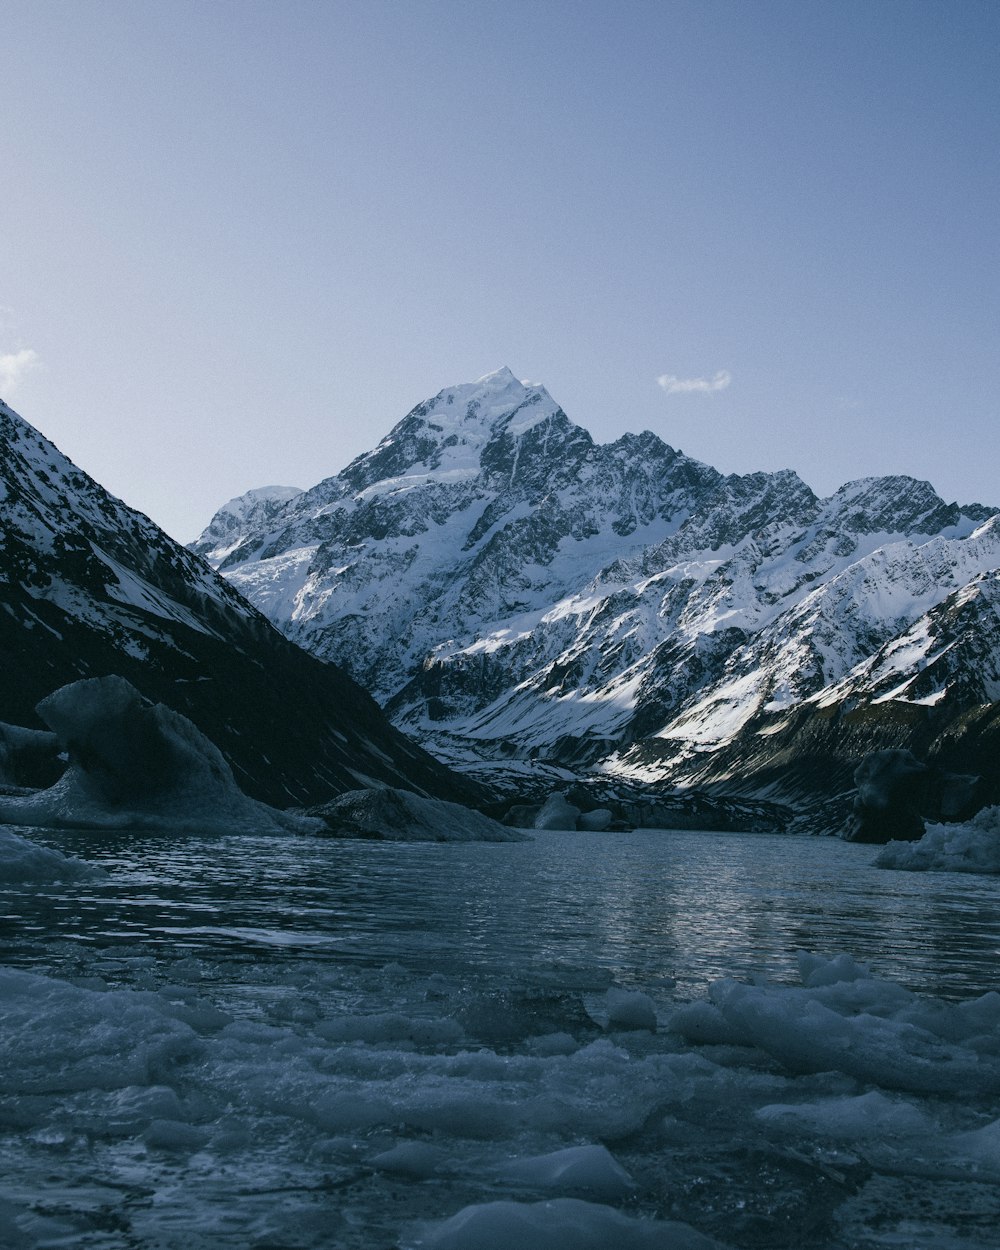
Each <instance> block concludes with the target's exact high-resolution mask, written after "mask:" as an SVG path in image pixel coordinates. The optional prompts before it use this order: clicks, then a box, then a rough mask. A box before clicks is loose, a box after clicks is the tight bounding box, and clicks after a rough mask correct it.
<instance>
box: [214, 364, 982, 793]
mask: <svg viewBox="0 0 1000 1250" xmlns="http://www.w3.org/2000/svg"><path fill="white" fill-rule="evenodd" d="M994 514H995V509H992V508H989V507H984V506H982V505H979V504H970V505H965V506H961V507H960V506H959V505H958V504H955V503H946V502H945V501H944V500H942V499H941V498H940V497H939V496H938V495H937V493H936V492H935V491H934V489H933V487H932V486H931V485H930V484H929V483H927V482H921V481H917V480H915V479H913V478H909V477H905V476H893V477H871V478H864V479H861V480H859V481H856V482H851V483H848V484H846V485H845V486H843V487H841V488H840V489H839V490H838V491H836V492H835V493H834V494H833V495H831V496H830V497H829V498H826V499H820V498H818V497H817V496H816V495H815V494H814V492H813V491H812V490H810V488H809V487H808V486H807V485H806V484H805V483H804V482H803V481H802V480H801V479H800V478H799V477H798V476H797V475H796V474H795V473H794V472H792V471H791V470H784V471H781V472H776V473H750V474H746V475H739V474H730V475H723V474H721V473H719V472H718V471H717V470H715V469H713V468H711V467H710V466H708V465H705V464H702V463H700V462H699V461H697V460H693V459H691V458H690V457H688V456H685V455H684V454H683V453H682V452H679V451H677V450H675V449H674V448H672V447H670V446H668V445H667V444H666V443H664V442H663V441H662V440H661V439H660V438H658V437H657V436H656V435H655V434H652V433H650V432H648V431H646V432H644V433H641V434H626V435H623V436H622V437H621V438H619V439H618V440H616V441H615V442H613V443H610V444H606V445H600V444H596V443H595V442H594V440H593V439H592V438H591V436H590V434H588V433H587V431H586V430H584V429H582V428H581V427H579V426H577V425H574V424H573V422H572V421H570V419H569V418H568V417H567V416H566V414H565V413H564V412H563V410H562V409H561V408H560V407H559V406H558V405H557V404H556V403H555V401H554V400H553V399H552V398H551V396H550V395H549V394H548V392H547V391H546V390H545V389H544V388H543V387H540V386H535V385H533V384H529V383H524V382H519V381H518V380H517V379H516V377H515V376H514V374H513V373H511V371H510V370H509V369H500V370H498V371H497V372H496V373H492V374H487V375H486V376H485V377H483V378H480V379H479V380H478V381H476V382H472V383H468V384H465V385H462V386H454V387H449V388H447V389H446V390H443V391H441V392H440V393H439V394H438V395H436V396H435V397H434V398H433V399H429V400H427V401H425V402H424V403H422V404H418V405H417V407H416V408H414V409H413V410H412V411H411V412H410V413H408V414H407V415H406V416H405V417H404V418H403V420H402V421H400V422H399V423H398V424H397V425H396V426H394V427H393V429H391V430H390V432H389V433H388V434H387V435H386V437H385V438H383V439H382V441H381V442H380V443H379V444H378V445H377V446H376V447H375V448H373V449H372V451H370V452H366V453H365V454H364V455H361V456H359V457H358V458H357V459H355V460H354V461H353V462H352V463H351V464H349V465H348V466H347V468H345V469H344V470H343V471H342V472H341V473H339V474H337V475H335V476H333V477H329V478H325V479H324V480H323V481H321V482H320V483H318V485H316V486H314V487H312V488H311V489H310V490H307V491H305V492H303V493H302V494H300V495H297V496H296V497H295V498H293V499H291V500H289V501H288V502H287V503H286V504H284V505H283V506H281V507H280V508H279V509H278V510H277V511H276V512H275V513H274V514H273V515H270V516H268V517H267V518H261V519H260V520H259V521H256V522H253V523H250V522H248V523H247V524H246V525H244V527H243V528H242V530H241V531H240V532H239V533H236V534H234V535H233V537H232V542H231V543H230V545H229V546H228V548H227V553H226V554H225V557H224V558H223V559H222V560H221V562H220V571H222V572H223V573H224V575H225V576H226V577H227V578H228V579H229V580H230V582H231V583H232V585H233V586H235V587H237V588H238V589H239V590H240V591H241V592H242V593H243V594H244V595H245V596H246V597H247V598H248V599H249V600H250V601H251V602H252V603H254V604H255V605H256V606H257V607H258V608H260V610H261V611H263V612H264V613H265V614H266V615H267V616H268V617H269V618H270V619H271V620H272V621H273V622H274V623H275V624H276V625H277V626H278V627H279V628H280V629H281V630H282V631H283V632H284V633H285V634H286V635H288V637H290V638H292V639H294V640H295V641H297V642H299V643H300V644H301V645H302V646H304V647H305V648H307V649H309V650H311V651H313V652H314V653H315V654H317V655H319V656H322V657H324V658H329V659H335V660H336V661H337V662H338V663H341V664H343V665H344V666H345V667H347V668H348V669H349V671H350V672H351V673H352V674H353V675H354V676H355V677H356V678H357V679H358V680H359V681H360V682H361V683H362V684H363V685H365V686H367V687H368V688H369V689H371V690H372V691H373V692H374V693H375V695H376V697H377V698H378V699H379V700H380V701H381V702H382V703H383V704H384V705H385V706H386V708H387V710H388V711H389V712H390V714H391V715H392V717H393V718H394V720H395V721H396V723H397V724H399V725H401V726H405V727H406V728H407V729H408V730H409V731H411V732H413V733H415V734H417V735H418V736H420V737H421V738H422V739H423V740H424V741H425V742H426V743H427V744H428V745H430V746H431V747H432V748H433V749H434V750H435V751H437V752H438V753H439V754H443V755H445V756H448V757H451V758H466V759H468V757H469V753H470V752H472V753H473V754H474V755H476V756H479V757H482V758H483V759H499V758H509V757H510V756H512V755H515V756H516V755H520V756H524V757H528V756H530V757H531V758H533V759H543V760H549V761H552V762H556V763H563V764H571V765H573V766H577V767H578V766H581V765H590V766H596V765H598V764H599V766H600V767H601V769H602V770H604V771H605V772H608V771H610V772H612V773H616V774H620V775H623V776H632V777H641V778H643V779H648V780H653V779H666V778H670V779H673V780H684V779H685V778H688V779H692V778H697V779H699V780H706V779H707V780H711V779H712V778H713V777H716V774H715V773H713V771H712V770H713V767H714V765H713V764H712V762H711V761H713V760H715V761H723V760H725V759H726V758H727V750H728V749H729V748H732V749H733V750H735V749H736V748H735V747H734V746H733V744H734V743H737V742H739V741H742V740H743V736H744V735H746V734H753V733H757V732H758V731H763V730H764V729H765V728H767V726H770V729H768V732H771V731H772V730H774V731H775V732H777V730H776V728H775V726H777V725H778V719H777V718H780V717H781V716H786V715H787V714H788V713H789V712H790V711H791V710H792V709H794V708H797V707H800V706H806V705H807V704H809V705H810V706H812V705H813V703H811V702H810V701H813V702H814V701H816V700H822V699H823V698H824V697H825V696H824V691H826V690H827V689H829V688H832V687H834V686H836V685H837V683H841V682H843V681H845V680H846V679H847V678H848V677H849V676H850V674H851V673H852V672H853V671H854V670H855V668H857V666H859V665H863V664H864V663H865V662H867V661H869V660H870V659H871V657H872V656H873V655H875V653H876V652H877V651H878V650H879V649H880V648H883V647H885V646H887V645H889V644H890V643H891V642H892V640H893V639H894V638H896V637H898V636H901V635H902V634H903V633H905V631H907V630H909V629H911V628H913V627H915V625H916V623H917V622H918V621H919V620H920V619H921V618H922V616H923V614H925V613H927V612H930V611H931V610H932V609H934V608H935V607H936V606H937V605H938V604H941V603H942V602H943V601H944V600H945V599H947V597H948V596H949V595H951V594H954V593H956V592H959V591H961V589H962V587H964V586H965V585H966V584H968V583H969V582H970V581H971V580H972V579H975V578H977V577H980V576H982V575H984V574H987V573H989V572H990V571H991V570H995V569H996V568H997V567H998V565H1000V525H998V523H997V521H996V519H995V517H994ZM978 602H989V603H992V600H989V601H986V600H982V598H981V597H980V600H978ZM942 671H943V670H942ZM859 680H860V676H859ZM956 690H957V686H956ZM901 697H903V696H901ZM942 699H943V700H944V702H947V699H945V697H944V696H943V695H942ZM823 706H827V705H825V704H824V705H823ZM718 768H719V769H722V770H723V772H726V775H727V776H731V775H733V774H732V768H733V766H732V765H731V764H730V763H727V764H725V765H724V766H723V764H721V763H719V764H718ZM726 770H728V771H726Z"/></svg>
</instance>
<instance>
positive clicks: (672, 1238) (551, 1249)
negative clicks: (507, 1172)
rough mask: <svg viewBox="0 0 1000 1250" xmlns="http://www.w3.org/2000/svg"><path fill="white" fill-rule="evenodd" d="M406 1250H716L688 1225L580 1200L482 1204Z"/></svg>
mask: <svg viewBox="0 0 1000 1250" xmlns="http://www.w3.org/2000/svg"><path fill="white" fill-rule="evenodd" d="M401 1244H402V1245H403V1247H404V1250H719V1246H720V1243H719V1242H717V1241H713V1240H712V1239H711V1238H709V1237H705V1236H703V1235H702V1234H701V1233H699V1232H697V1231H696V1230H695V1229H693V1228H692V1227H691V1226H690V1224H680V1223H677V1222H675V1221H672V1220H670V1221H667V1220H640V1219H633V1218H631V1217H630V1216H627V1215H622V1213H621V1212H620V1211H616V1210H615V1209H614V1208H613V1207H607V1206H602V1205H601V1204H599V1203H595V1202H584V1201H582V1200H581V1199H579V1198H554V1199H552V1200H551V1201H550V1202H530V1203H526V1202H486V1203H482V1204H478V1205H475V1206H471V1207H464V1208H463V1209H462V1210H461V1211H459V1212H458V1214H457V1215H453V1216H452V1217H451V1219H450V1220H445V1221H444V1223H443V1224H439V1225H437V1227H436V1228H432V1229H429V1230H427V1231H424V1232H422V1233H420V1234H418V1235H417V1236H415V1237H411V1238H409V1239H405V1238H404V1240H403V1242H402V1243H401Z"/></svg>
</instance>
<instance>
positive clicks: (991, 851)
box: [875, 807, 1000, 873]
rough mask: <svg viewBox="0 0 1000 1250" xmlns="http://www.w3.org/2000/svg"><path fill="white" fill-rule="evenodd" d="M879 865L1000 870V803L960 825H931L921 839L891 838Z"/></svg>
mask: <svg viewBox="0 0 1000 1250" xmlns="http://www.w3.org/2000/svg"><path fill="white" fill-rule="evenodd" d="M875 866H876V867H877V868H903V869H906V870H907V871H909V872H925V871H931V872H988V873H1000V807H986V808H984V809H983V810H982V811H981V812H979V813H978V814H977V815H976V816H974V817H973V818H972V820H970V821H968V822H967V823H965V824H959V825H928V826H927V832H926V833H925V834H924V836H923V837H922V838H921V839H920V841H919V842H890V843H889V844H888V845H887V846H886V847H884V849H883V850H881V851H880V852H879V853H878V855H877V856H876V857H875Z"/></svg>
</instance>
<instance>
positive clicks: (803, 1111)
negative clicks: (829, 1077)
mask: <svg viewBox="0 0 1000 1250" xmlns="http://www.w3.org/2000/svg"><path fill="white" fill-rule="evenodd" d="M756 1114H757V1117H758V1118H759V1119H761V1120H764V1121H767V1122H769V1123H773V1124H776V1125H778V1127H780V1128H785V1129H805V1130H808V1131H810V1132H816V1133H821V1134H823V1135H825V1136H827V1137H837V1138H843V1139H847V1140H851V1139H854V1138H861V1137H878V1138H880V1139H881V1140H885V1139H886V1138H888V1137H903V1136H915V1135H918V1134H919V1135H926V1134H930V1133H934V1132H936V1131H937V1125H936V1124H935V1123H934V1121H933V1120H931V1118H930V1117H929V1116H927V1115H925V1114H924V1113H923V1112H922V1111H919V1110H918V1109H917V1108H916V1107H914V1106H913V1105H912V1104H911V1103H908V1102H903V1101H901V1100H900V1099H898V1098H887V1097H886V1096H885V1094H880V1093H879V1092H878V1091H877V1090H871V1091H870V1092H869V1093H867V1094H861V1095H859V1096H857V1097H843V1098H823V1099H820V1100H819V1101H818V1102H809V1103H797V1104H787V1103H771V1104H770V1105H769V1106H766V1107H761V1108H759V1110H758V1111H757V1113H756Z"/></svg>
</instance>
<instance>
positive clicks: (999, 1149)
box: [948, 1120, 1000, 1168]
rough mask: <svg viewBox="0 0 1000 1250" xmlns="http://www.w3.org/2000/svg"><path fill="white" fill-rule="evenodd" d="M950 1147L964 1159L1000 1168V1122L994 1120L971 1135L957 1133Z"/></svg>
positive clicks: (951, 1139)
mask: <svg viewBox="0 0 1000 1250" xmlns="http://www.w3.org/2000/svg"><path fill="white" fill-rule="evenodd" d="M948 1145H949V1146H950V1147H951V1148H953V1149H954V1151H955V1153H956V1154H958V1155H961V1156H962V1157H963V1158H967V1159H975V1160H977V1162H979V1163H985V1164H987V1165H988V1166H989V1167H991V1168H1000V1120H993V1121H991V1122H990V1123H989V1124H986V1125H984V1126H983V1127H982V1128H977V1129H973V1130H972V1132H971V1133H956V1134H955V1135H954V1137H951V1138H950V1139H949V1141H948Z"/></svg>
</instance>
